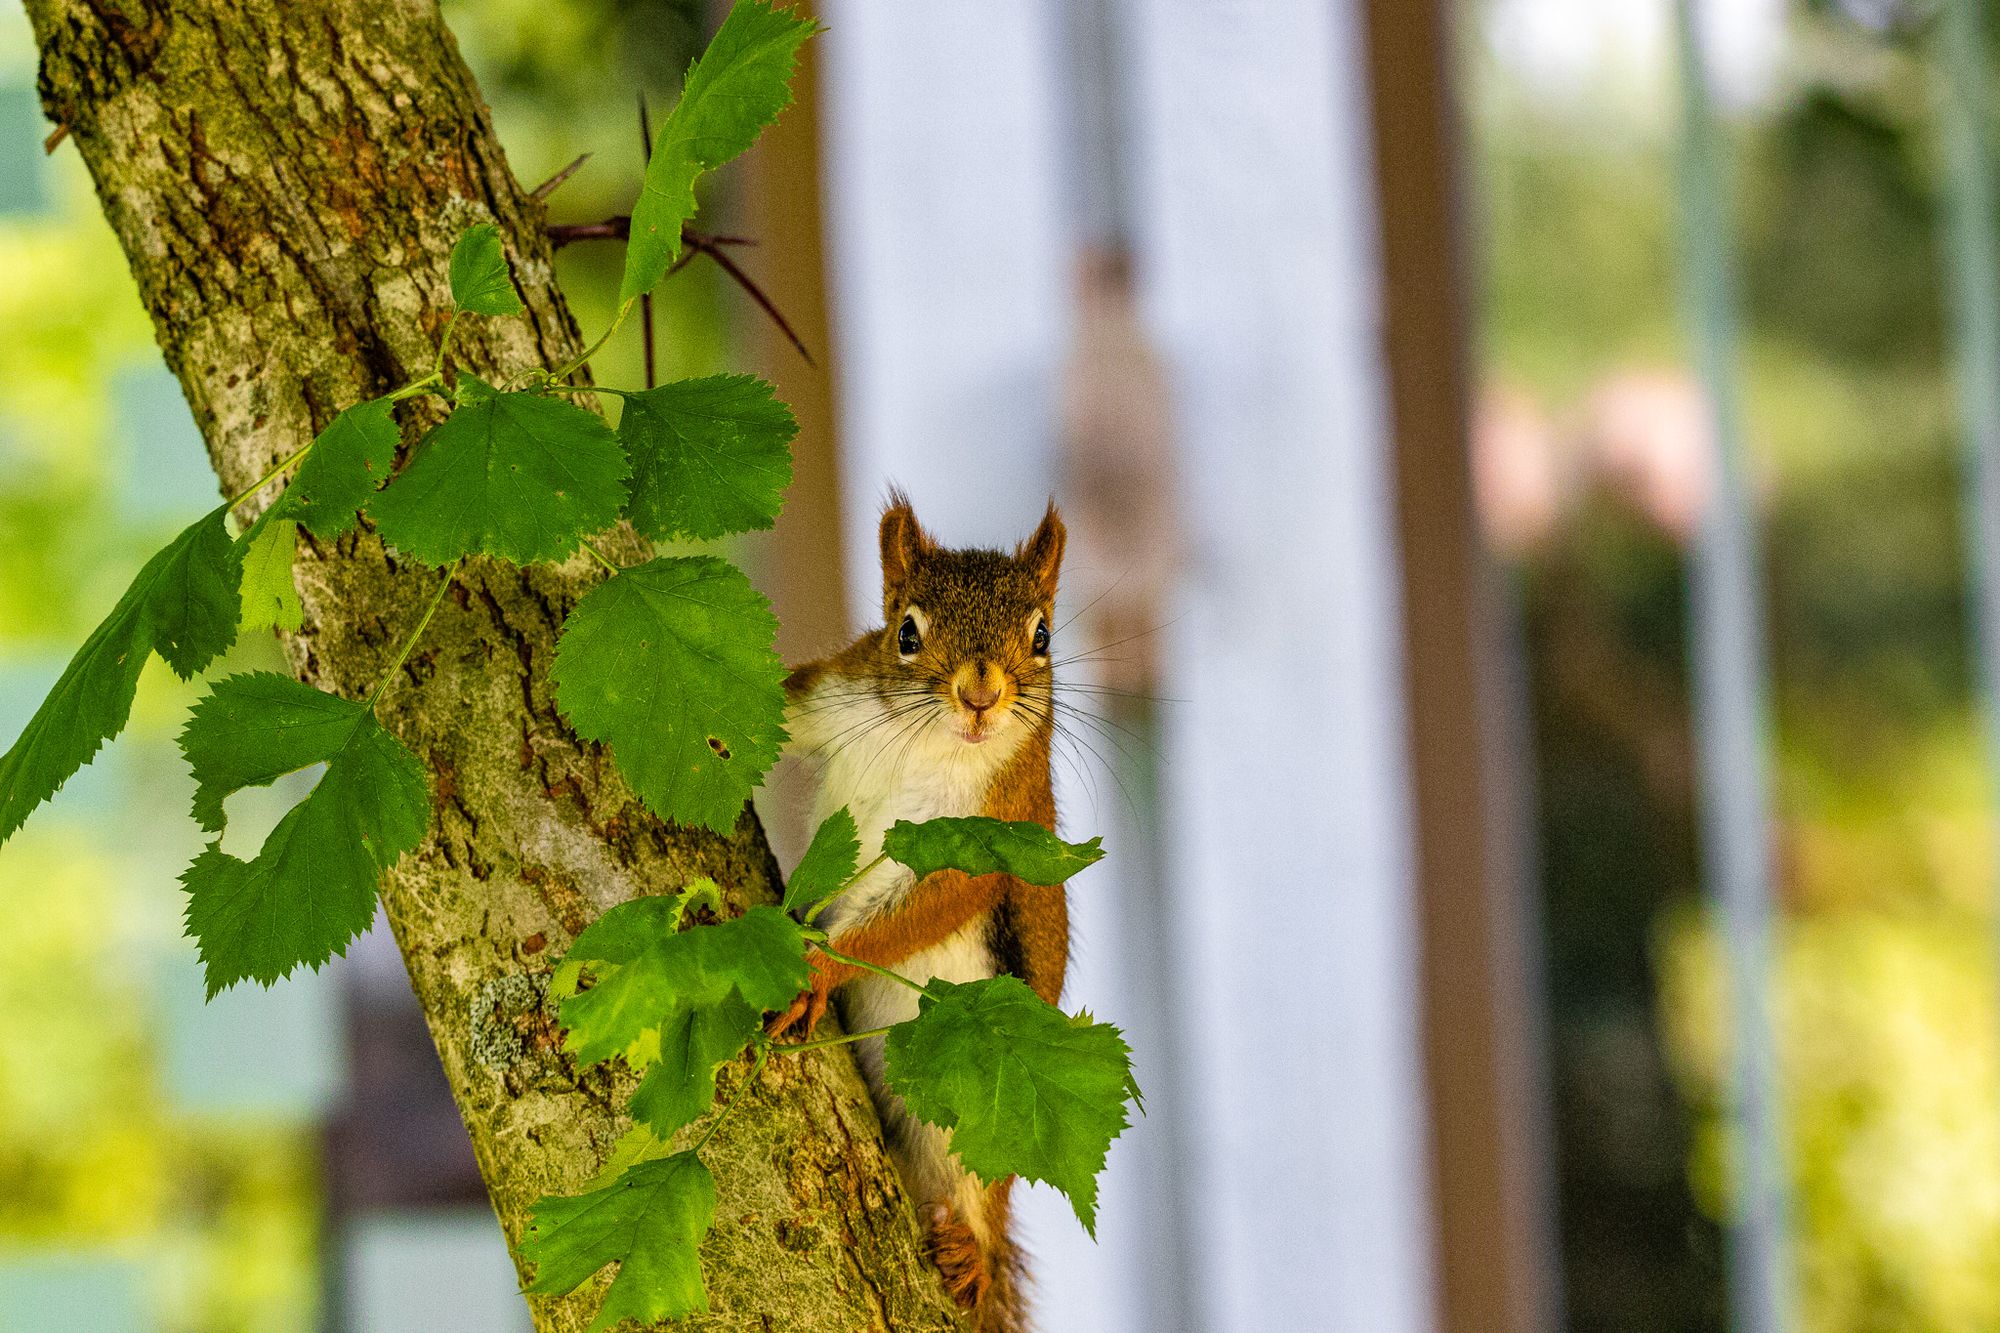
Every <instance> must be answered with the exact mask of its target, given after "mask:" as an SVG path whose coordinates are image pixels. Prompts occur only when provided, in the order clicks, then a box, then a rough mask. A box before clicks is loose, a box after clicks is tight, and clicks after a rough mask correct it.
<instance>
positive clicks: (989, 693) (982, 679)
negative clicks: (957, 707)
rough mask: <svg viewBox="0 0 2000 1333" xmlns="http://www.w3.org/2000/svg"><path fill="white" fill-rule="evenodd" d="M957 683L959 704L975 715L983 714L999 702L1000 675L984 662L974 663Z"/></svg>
mask: <svg viewBox="0 0 2000 1333" xmlns="http://www.w3.org/2000/svg"><path fill="white" fill-rule="evenodd" d="M968 674H969V675H970V679H967V678H965V677H963V676H961V677H960V678H959V681H958V699H959V702H960V703H962V704H964V705H965V706H966V707H967V708H970V709H971V710H972V711H973V712H975V713H983V712H985V711H986V710H987V709H989V708H991V707H992V706H993V705H994V704H997V703H999V702H1000V680H999V675H1000V673H999V672H997V671H995V670H993V669H992V668H991V667H990V666H988V665H987V664H986V663H984V662H976V663H974V664H973V666H972V670H971V671H970V672H969V673H968Z"/></svg>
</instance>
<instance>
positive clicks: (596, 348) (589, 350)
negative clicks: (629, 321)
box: [549, 298, 636, 380]
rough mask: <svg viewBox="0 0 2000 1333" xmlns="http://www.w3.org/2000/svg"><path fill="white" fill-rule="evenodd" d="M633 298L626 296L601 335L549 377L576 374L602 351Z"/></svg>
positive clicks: (558, 378)
mask: <svg viewBox="0 0 2000 1333" xmlns="http://www.w3.org/2000/svg"><path fill="white" fill-rule="evenodd" d="M635 299H636V298H628V299H627V300H626V301H625V302H624V303H623V304H622V305H620V306H619V307H618V316H617V318H615V319H613V320H612V321H611V327H610V328H608V329H606V330H605V331H604V336H603V337H601V338H599V339H598V340H597V341H596V342H594V343H592V344H591V345H590V346H589V347H586V348H585V349H584V350H583V355H581V356H579V357H577V359H576V360H574V361H572V362H570V363H569V364H568V365H566V366H564V367H563V368H562V369H561V370H558V371H556V372H555V373H554V374H553V375H551V376H549V378H550V379H557V380H566V379H568V378H569V377H570V376H571V375H574V374H576V372H577V371H579V370H581V369H582V368H583V366H584V364H585V363H586V362H588V361H589V360H590V358H591V357H593V356H596V355H597V354H598V353H599V352H600V351H602V350H603V349H604V344H606V343H608V342H610V341H611V335H612V334H614V333H616V332H618V328H619V326H620V325H621V324H623V323H624V322H625V316H627V315H629V314H631V313H632V304H633V300H635Z"/></svg>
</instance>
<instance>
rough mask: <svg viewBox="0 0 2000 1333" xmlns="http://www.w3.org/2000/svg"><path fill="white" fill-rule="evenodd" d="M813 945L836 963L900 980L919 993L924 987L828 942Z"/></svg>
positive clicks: (899, 973)
mask: <svg viewBox="0 0 2000 1333" xmlns="http://www.w3.org/2000/svg"><path fill="white" fill-rule="evenodd" d="M814 947H815V948H817V949H818V950H819V951H820V952H821V953H823V954H825V955H826V956H827V957H828V958H831V959H832V960H833V961H834V962H836V963H846V964H847V965H848V966H849V967H858V968H860V969H861V970H862V971H864V972H873V973H875V974H876V975H877V976H882V977H887V978H889V980H891V981H895V982H900V983H901V984H903V985H905V986H908V987H909V988H910V989H911V990H913V991H916V992H918V993H919V994H922V993H923V989H924V987H923V983H922V982H920V981H912V980H910V979H909V978H908V977H906V976H904V975H903V974H902V973H901V972H893V971H891V970H890V969H888V968H886V967H883V966H882V965H881V964H880V963H871V962H869V961H868V960H867V959H865V958H855V957H853V956H852V955H850V954H844V953H842V952H840V950H838V949H836V948H834V947H833V946H832V945H830V944H820V945H815V946H814Z"/></svg>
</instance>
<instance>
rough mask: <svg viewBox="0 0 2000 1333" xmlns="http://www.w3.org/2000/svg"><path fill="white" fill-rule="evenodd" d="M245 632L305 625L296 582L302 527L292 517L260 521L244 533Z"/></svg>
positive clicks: (303, 609) (294, 627) (303, 608)
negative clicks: (294, 564)
mask: <svg viewBox="0 0 2000 1333" xmlns="http://www.w3.org/2000/svg"><path fill="white" fill-rule="evenodd" d="M242 540H243V542H244V548H245V549H244V552H243V623H242V628H244V629H267V628H270V627H272V626H276V627H277V628H279V629H297V628H298V627H299V626H300V625H302V624H304V623H305V614H306V613H305V607H304V605H303V604H301V603H300V601H299V589H298V585H297V584H295V583H293V582H292V557H293V555H295V554H296V553H297V551H298V546H299V525H298V523H297V522H296V521H294V520H292V519H289V518H273V519H270V520H269V521H268V522H259V523H258V524H257V525H256V526H254V527H253V528H251V530H250V531H249V532H246V533H244V534H243V538H242Z"/></svg>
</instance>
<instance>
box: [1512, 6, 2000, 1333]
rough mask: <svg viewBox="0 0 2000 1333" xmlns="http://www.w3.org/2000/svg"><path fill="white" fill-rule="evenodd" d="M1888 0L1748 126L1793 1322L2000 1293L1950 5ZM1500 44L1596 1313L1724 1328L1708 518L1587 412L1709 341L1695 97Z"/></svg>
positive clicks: (1756, 441)
mask: <svg viewBox="0 0 2000 1333" xmlns="http://www.w3.org/2000/svg"><path fill="white" fill-rule="evenodd" d="M1861 8H1866V7H1862V6H1852V5H1847V6H1835V5H1831V4H1827V5H1814V6H1810V7H1808V6H1805V5H1800V6H1799V7H1798V12H1796V13H1794V15H1793V17H1792V24H1791V31H1790V33H1789V36H1788V50H1787V57H1786V60H1785V61H1784V62H1783V66H1782V73H1781V75H1780V76H1779V84H1778V87H1777V89H1776V92H1775V95H1774V97H1773V98H1772V100H1771V101H1769V102H1768V103H1766V104H1763V105H1760V106H1757V107H1754V108H1752V109H1751V110H1750V111H1749V112H1747V113H1745V114H1743V115H1741V116H1739V117H1738V118H1737V119H1736V121H1735V122H1734V124H1733V126H1732V129H1733V133H1734V135H1735V144H1736V159H1735V167H1736V171H1737V187H1738V188H1737V200H1738V205H1739V216H1738V228H1739V232H1738V236H1737V242H1738V251H1737V253H1738V258H1739V262H1740V265H1741V271H1742V286H1743V295H1744V302H1745V311H1744V315H1745V326H1746V327H1745V336H1746V348H1745V355H1744V361H1743V373H1744V387H1745V390H1746V395H1745V396H1746V408H1747V413H1748V426H1749V435H1750V441H1751V448H1752V451H1753V455H1754V460H1755V465H1756V466H1755V475H1756V478H1757V484H1758V488H1759V492H1760V496H1761V501H1762V516H1763V522H1764V533H1763V539H1764V550H1765V561H1766V568H1765V587H1766V593H1767V597H1768V625H1769V633H1770V649H1771V670H1772V685H1773V691H1774V704H1775V709H1776V714H1777V728H1778V735H1777V753H1776V782H1777V785H1778V791H1777V813H1778V818H1779V828H1778V832H1777V837H1778V869H1779V891H1780V893H1781V895H1782V907H1783V913H1784V916H1783V922H1782V926H1781V931H1780V936H1779V961H1778V965H1777V976H1776V978H1775V985H1776V989H1777V995H1778V1015H1779V1025H1780V1044H1781V1052H1782V1053H1781V1060H1782V1065H1783V1076H1784V1081H1785V1095H1784V1104H1785V1109H1786V1129H1787V1132H1788V1134H1789V1136H1790V1140H1791V1148H1792V1153H1793V1161H1792V1170H1793V1175H1794V1181H1795V1187H1796V1193H1797V1207H1796V1218H1795V1222H1796V1226H1797V1230H1798V1236H1799V1242H1800V1244H1799V1251H1798V1253H1797V1255H1796V1257H1795V1258H1796V1266H1797V1276H1798V1281H1799V1294H1800V1309H1801V1316H1802V1319H1803V1322H1804V1326H1806V1327H1808V1328H1813V1329H1825V1330H1877V1329H1880V1330H1890V1329H1894V1330H1902V1331H1922V1333H1932V1331H1934V1333H1956V1331H1958V1330H1967V1329H1975V1328H1992V1327H2000V1102H1997V1101H1996V1098H1995V1095H1994V1092H1995V1089H1996V1087H2000V1066H1996V1051H1995V1046H1996V1024H1995V1016H1996V1000H1995V996H1996V984H1995V971H1994V963H1993V957H1992V934H1991V927H1992V918H1993V906H1992V899H1993V892H1994V884H1995V878H1994V874H1995V869H1994V864H1993V816H1992V808H1993V807H1992V800H1993V791H1992V781H1993V780H1992V776H1991V775H1990V773H1989V772H1988V771H1987V763H1988V757H1987V755H1986V753H1985V749H1984V745H1983V741H1982V738H1981V733H1980V715H1979V710H1978V707H1977V702H1976V700H1975V698H1974V696H1973V693H1972V685H1971V671H1970V659H1969V654H1970V652H1971V643H1970V641H1969V630H1968V625H1967V619H1966V616H1967V600H1966V599H1967V591H1968V590H1967V579H1966V568H1965V557H1964V548H1963V536H1962V527H1961V514H1962V512H1963V495H1962V485H1961V476H1962V471H1961V456H1960V449H1961V445H1960V440H1959V434H1958V423H1957V420H1956V411H1955V403H1954V399H1953V387H1952V381H1951V373H1952V367H1951V362H1950V355H1951V349H1950V348H1949V347H1948V346H1947V343H1946V339H1947V333H1946V326H1945V321H1944V316H1943V311H1942V309H1941V302H1942V300H1943V295H1944V288H1943V274H1942V269H1941V263H1942V259H1941V255H1940V250H1939V246H1940V236H1939V229H1940V217H1939V208H1940V201H1939V193H1940V191H1939V184H1940V183H1939V180H1938V165H1937V164H1938V151H1937V145H1936V143H1935V131H1934V127H1933V125H1932V123H1931V102H1930V100H1929V98H1930V84H1929V80H1930V78H1931V71H1930V69H1929V67H1928V64H1927V61H1926V58H1925V46H1924V38H1925V34H1924V32H1923V31H1922V29H1921V27H1920V26H1917V25H1915V24H1914V18H1915V17H1916V16H1915V13H1914V7H1903V9H1906V10H1908V11H1909V12H1907V13H1905V12H1902V10H1898V14H1899V16H1900V18H1901V20H1902V22H1901V23H1900V24H1897V23H1891V24H1889V25H1888V26H1886V27H1869V26H1864V25H1863V24H1862V23H1860V22H1858V21H1856V19H1855V18H1854V17H1853V14H1854V13H1855V12H1856V11H1857V10H1859V9H1861ZM1875 8H1877V9H1880V10H1881V11H1882V12H1883V13H1884V14H1887V13H1889V12H1890V10H1892V9H1896V8H1897V7H1894V6H1877V7H1875ZM1475 68H1476V71H1477V80H1476V86H1477V89H1478V93H1479V96H1478V98H1477V100H1476V103H1475V105H1476V108H1477V116H1476V122H1475V127H1476V142H1477V148H1478V151H1477V166H1478V180H1477V185H1478V187H1479V194H1480V197H1479V206H1480V209H1481V223H1482V228H1481V230H1482V236H1481V256H1482V260H1483V263H1484V265H1485V274H1484V284H1483V291H1482V301H1481V309H1482V314H1483V318H1484V336H1485V339H1486V347H1485V366H1486V369H1485V374H1486V377H1487V379H1488V381H1489V382H1490V383H1494V384H1499V385H1504V386H1507V387H1508V388H1510V389H1512V390H1514V391H1516V392H1518V393H1524V394H1526V395H1528V397H1529V399H1530V400H1531V401H1532V402H1534V403H1535V404H1536V405H1537V407H1538V408H1539V409H1540V410H1541V411H1542V413H1543V414H1544V418H1543V419H1544V420H1545V421H1547V422H1548V423H1550V427H1549V428H1550V430H1551V431H1552V432H1553V433H1554V434H1555V435H1557V436H1558V437H1560V441H1561V443H1560V448H1561V449H1562V451H1563V452H1562V454H1561V458H1562V463H1563V468H1564V475H1565V477H1566V478H1567V479H1568V481H1569V484H1570V486H1571V489H1570V490H1569V491H1567V492H1566V493H1565V495H1564V496H1563V502H1564V505H1565V515H1566V516H1565V518H1564V519H1563V520H1562V521H1561V522H1560V523H1559V524H1558V526H1557V527H1556V528H1555V530H1554V531H1553V532H1551V533H1550V534H1549V535H1548V536H1547V538H1546V539H1545V540H1544V541H1543V542H1541V543H1540V544H1539V545H1538V546H1537V547H1536V548H1535V549H1534V550H1532V551H1531V552H1530V553H1528V554H1527V555H1526V556H1525V557H1524V558H1523V560H1522V562H1521V564H1520V567H1519V578H1520V587H1521V590H1522V605H1523V609H1524V612H1525V614H1526V617H1527V622H1526V623H1527V626H1528V637H1529V643H1530V652H1531V658H1532V664H1531V668H1530V669H1531V672H1532V676H1533V682H1534V685H1533V694H1534V706H1535V719H1534V722H1535V738H1536V745H1537V763H1538V765H1539V769H1540V774H1539V776H1540V779H1541V792H1540V798H1541V835H1542V853H1543V869H1544V902H1545V905H1546V910H1547V916H1546V922H1547V925H1546V930H1547V934H1548V959H1549V962H1548V969H1549V985H1550V994H1551V1004H1552V1018H1553V1033H1554V1046H1555V1057H1556V1066H1557V1069H1556V1092H1557V1114H1558V1120H1557V1133H1558V1140H1559V1145H1558V1147H1559V1157H1560V1171H1561V1181H1560V1199H1561V1207H1562V1213H1563V1216H1562V1227H1563V1237H1564V1260H1565V1270H1566V1296H1567V1299H1568V1303H1569V1316H1570V1322H1571V1325H1572V1326H1573V1327H1576V1328H1580V1329H1614V1328H1615V1329H1624V1328H1641V1327H1643V1328H1649V1329H1652V1328H1672V1329H1713V1328H1721V1327H1722V1326H1723V1319H1724V1313H1723V1306H1722V1291H1721V1267H1720V1263H1721V1256H1720V1236H1719V1231H1718V1230H1717V1226H1716V1219H1718V1218H1720V1217H1721V1216H1723V1214H1724V1211H1725V1189H1726V1186H1725V1183H1724V1182H1726V1181H1727V1180H1728V1179H1729V1178H1730V1172H1729V1171H1728V1170H1727V1164H1726V1161H1725V1142H1724V1135H1723V1132H1722V1131H1723V1120H1722V1106H1723V1102H1722V1098H1723V1096H1724V1087H1725V1077H1726V1071H1727V1067H1728V1066H1727V1050H1728V1041H1727V1033H1728V1027H1727V1023H1726V1015H1725V1012H1724V1000H1723V995H1724V990H1723V983H1722V971H1721V958H1720V953H1719V949H1720V945H1719V940H1718V936H1717V934H1716V930H1715V923H1714V920H1713V916H1712V913H1711V912H1710V910H1709V908H1708V907H1707V905H1706V904H1705V903H1704V901H1703V900H1702V899H1701V898H1700V896H1699V885H1698V881H1697V857H1696V834H1695V825H1694V789H1693V776H1692V754H1691V749H1690V742H1689V733H1688V702H1687V689H1686V668H1685V644H1684V634H1685V589H1684V570H1683V555H1684V551H1683V548H1682V546H1681V544H1680V539H1679V538H1678V537H1677V536H1676V535H1675V534H1674V533H1673V532H1672V531H1670V530H1667V529H1665V528H1663V527H1662V525H1661V524H1660V523H1659V522H1658V521H1656V516H1654V515H1651V514H1649V513H1648V511H1647V508H1646V505H1645V504H1644V503H1643V497H1640V496H1636V495H1635V494H1634V493H1633V492H1632V490H1631V488H1630V487H1629V486H1627V485H1625V484H1624V479H1623V478H1621V477H1620V476H1618V475H1616V474H1615V469H1612V470H1607V469H1605V468H1604V467H1603V463H1602V458H1601V456H1599V455H1596V454H1594V453H1593V449H1594V447H1595V445H1596V444H1597V443H1598V441H1597V440H1596V439H1595V438H1594V437H1593V435H1592V432H1593V430H1595V429H1597V428H1598V427H1599V426H1600V425H1601V422H1600V421H1599V420H1598V419H1597V418H1596V417H1595V416H1594V415H1593V413H1594V407H1593V400H1592V395H1593V394H1594V393H1596V392H1597V391H1598V390H1599V388H1600V387H1601V386H1602V385H1603V384H1605V383H1606V382H1607V381H1608V380H1609V379H1611V378H1612V377H1614V376H1617V375H1619V374H1621V373H1627V372H1631V371H1634V370H1639V371H1646V372H1658V371H1661V370H1668V371H1671V370H1672V369H1673V368H1674V367H1677V366H1680V365H1682V364H1684V360H1685V355H1684V335H1683V333H1682V332H1681V325H1680V322H1679V318H1678V313H1677V309H1676V304H1677V303H1676V300H1675V296H1676V293H1677V290H1678V289H1677V282H1678V272H1677V268H1676V261H1677V243H1676V240H1675V237H1674V235H1673V232H1672V228H1673V226H1674V220H1675V210H1674V200H1673V197H1672V193H1671V191H1672V189H1673V181H1674V176H1673V172H1674V169H1675V163H1674V149H1675V146H1674V141H1673V108H1672V105H1671V100H1670V96H1669V97H1666V98H1656V99H1654V100H1652V101H1650V102H1649V101H1648V99H1647V97H1646V96H1645V95H1644V94H1643V93H1635V92H1634V91H1633V90H1630V89H1625V90H1616V89H1602V90H1599V91H1598V93H1597V94H1596V95H1594V96H1592V97H1588V98H1585V99H1583V100H1582V101H1580V102H1573V103H1568V104H1558V103H1552V102H1550V101H1549V100H1548V99H1546V98H1542V97H1540V96H1538V95H1537V92H1536V90H1533V89H1527V88H1522V87H1518V86H1513V85H1512V84H1510V83H1509V81H1508V78H1507V74H1506V71H1505V70H1504V69H1502V68H1501V67H1500V66H1499V65H1497V64H1496V63H1494V62H1492V61H1483V62H1482V63H1480V64H1478V65H1477V66H1475ZM1668 77H1671V71H1668ZM1667 91H1668V92H1669V93H1670V85H1668V87H1667ZM1995 142H1996V143H2000V126H1996V136H1995Z"/></svg>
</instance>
